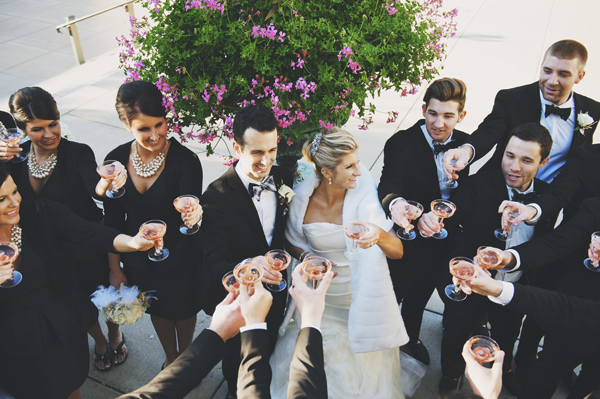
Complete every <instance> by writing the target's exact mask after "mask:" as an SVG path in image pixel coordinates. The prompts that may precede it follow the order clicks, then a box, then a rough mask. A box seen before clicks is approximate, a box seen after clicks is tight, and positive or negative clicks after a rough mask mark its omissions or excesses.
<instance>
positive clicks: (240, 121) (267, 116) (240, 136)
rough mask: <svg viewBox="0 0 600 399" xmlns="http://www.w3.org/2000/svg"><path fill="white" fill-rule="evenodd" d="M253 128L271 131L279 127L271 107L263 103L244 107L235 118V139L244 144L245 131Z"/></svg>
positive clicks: (260, 130)
mask: <svg viewBox="0 0 600 399" xmlns="http://www.w3.org/2000/svg"><path fill="white" fill-rule="evenodd" d="M248 128H252V129H255V130H257V131H259V132H261V133H262V132H270V131H273V130H275V129H277V121H276V120H275V115H274V114H273V111H272V110H271V108H268V107H266V106H264V105H262V104H254V105H248V106H247V107H245V108H242V109H241V110H240V111H239V112H238V113H237V114H236V115H235V118H234V119H233V139H234V140H235V142H236V143H238V144H239V145H241V146H242V147H243V146H244V132H245V131H246V130H247V129H248Z"/></svg>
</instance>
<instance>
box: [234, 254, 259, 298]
mask: <svg viewBox="0 0 600 399" xmlns="http://www.w3.org/2000/svg"><path fill="white" fill-rule="evenodd" d="M263 274H264V271H263V269H262V267H260V266H256V265H253V264H252V263H249V261H248V259H246V260H244V261H242V262H241V263H238V265H237V266H236V267H234V268H233V276H234V277H235V279H236V280H237V282H238V283H240V284H244V285H245V286H246V287H248V295H252V294H254V286H255V285H256V284H257V283H259V282H260V279H261V278H262V276H263Z"/></svg>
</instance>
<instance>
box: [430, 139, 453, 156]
mask: <svg viewBox="0 0 600 399" xmlns="http://www.w3.org/2000/svg"><path fill="white" fill-rule="evenodd" d="M453 148H458V144H457V143H456V141H454V140H453V141H450V142H448V143H446V144H441V143H436V142H434V143H433V155H434V156H437V154H439V153H442V152H446V151H448V150H450V149H453Z"/></svg>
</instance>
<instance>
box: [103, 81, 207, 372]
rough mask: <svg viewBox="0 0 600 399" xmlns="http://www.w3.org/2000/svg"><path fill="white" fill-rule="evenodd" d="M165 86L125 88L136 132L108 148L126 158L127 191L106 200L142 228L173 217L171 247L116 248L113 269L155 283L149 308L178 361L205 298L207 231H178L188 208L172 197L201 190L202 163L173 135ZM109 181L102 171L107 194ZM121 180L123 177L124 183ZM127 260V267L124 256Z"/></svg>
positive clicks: (121, 108) (109, 212) (114, 214)
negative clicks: (203, 244)
mask: <svg viewBox="0 0 600 399" xmlns="http://www.w3.org/2000/svg"><path fill="white" fill-rule="evenodd" d="M162 101H163V97H162V94H161V93H160V91H159V90H158V89H157V88H156V86H154V85H153V84H152V83H150V82H142V81H136V82H129V83H125V84H123V85H122V86H121V87H120V88H119V92H118V94H117V101H116V109H117V113H118V114H119V118H120V119H121V121H122V122H123V124H124V126H125V128H126V129H127V130H129V131H130V132H131V133H132V134H133V136H134V138H135V139H134V140H133V141H131V142H129V143H126V144H123V145H121V146H119V147H117V148H115V149H114V150H113V151H111V152H110V153H109V154H108V155H107V156H106V160H116V161H119V162H120V163H121V164H123V165H125V166H126V170H127V175H128V176H127V181H126V183H125V186H124V187H125V194H124V195H123V196H122V197H120V198H116V199H111V198H106V199H105V200H104V209H105V223H106V224H107V225H109V226H112V227H115V228H116V229H118V230H120V231H122V232H124V233H126V234H130V233H132V234H135V232H137V231H138V229H139V228H140V225H141V224H142V223H144V222H146V221H149V220H152V219H160V220H162V221H164V222H166V223H167V232H166V235H165V236H164V247H165V248H168V249H169V251H170V255H169V257H168V258H166V259H165V260H163V261H160V262H153V261H151V260H149V259H148V256H147V255H146V254H143V253H138V254H126V255H123V256H121V257H119V256H118V255H110V256H109V263H110V270H111V271H110V273H111V276H118V277H114V278H115V279H117V280H120V281H122V282H124V283H127V284H129V285H137V286H139V287H140V288H141V289H142V290H144V291H150V290H153V291H155V293H154V295H155V296H156V297H157V298H158V300H156V301H154V302H153V304H152V306H151V307H150V308H149V309H148V310H147V313H150V316H151V320H152V324H153V325H154V329H155V330H156V333H157V335H158V338H159V339H160V342H161V345H162V347H163V349H164V351H165V357H166V359H165V363H164V364H163V367H165V366H168V365H169V364H170V363H172V362H173V361H174V360H175V359H176V358H177V356H178V355H179V354H180V353H181V352H183V351H184V350H185V349H186V348H187V347H188V346H190V344H191V343H192V339H193V335H194V328H195V325H196V313H198V311H199V310H200V309H201V306H200V303H199V292H198V291H199V289H198V287H199V286H200V284H199V281H200V280H199V278H200V268H201V259H202V256H201V252H200V242H199V238H200V234H194V235H183V234H181V233H180V232H179V226H180V225H181V224H182V216H181V214H180V213H179V212H177V211H176V210H175V207H174V206H173V201H174V200H175V199H176V198H177V197H179V196H180V195H185V194H191V195H194V196H196V197H200V194H201V193H202V167H201V166H200V161H199V160H198V158H197V156H196V155H195V154H194V153H193V152H191V151H190V150H188V149H187V148H185V147H184V146H182V145H181V144H179V142H178V141H177V140H175V139H174V138H171V139H167V130H168V126H167V120H166V119H165V116H166V111H165V107H164V106H163V103H162ZM108 186H109V182H108V181H106V180H104V179H101V180H100V182H99V183H98V186H97V187H96V193H97V194H98V195H100V196H103V195H105V193H106V190H107V189H108ZM117 186H118V185H117ZM201 216H202V208H201V207H200V206H198V207H197V208H196V210H194V211H193V212H191V213H187V214H185V216H184V218H185V222H186V224H188V225H189V226H193V225H194V224H196V223H197V222H198V221H199V220H200V218H201ZM120 260H121V261H122V262H123V269H121V267H120V265H119V261H120Z"/></svg>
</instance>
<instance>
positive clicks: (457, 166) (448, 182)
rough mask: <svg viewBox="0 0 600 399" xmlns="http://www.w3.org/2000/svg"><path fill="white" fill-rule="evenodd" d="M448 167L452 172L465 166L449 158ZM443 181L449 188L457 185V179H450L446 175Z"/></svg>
mask: <svg viewBox="0 0 600 399" xmlns="http://www.w3.org/2000/svg"><path fill="white" fill-rule="evenodd" d="M448 164H449V165H450V168H451V169H452V171H453V172H458V171H459V170H463V169H464V168H465V166H467V165H465V164H463V163H461V162H458V161H457V160H455V159H453V160H451V161H450V162H449V163H448ZM444 183H445V184H446V187H448V188H449V189H452V190H453V189H455V188H457V187H458V180H454V179H450V178H448V176H446V177H444Z"/></svg>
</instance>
